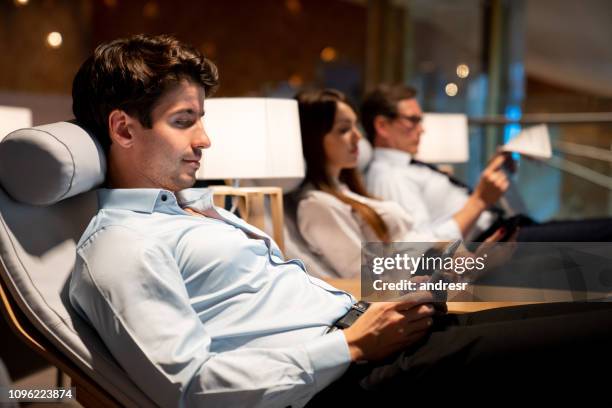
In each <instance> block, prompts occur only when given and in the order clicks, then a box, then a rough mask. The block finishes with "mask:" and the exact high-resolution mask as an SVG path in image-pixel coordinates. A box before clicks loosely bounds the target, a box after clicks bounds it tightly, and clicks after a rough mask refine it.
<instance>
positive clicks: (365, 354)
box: [343, 292, 435, 361]
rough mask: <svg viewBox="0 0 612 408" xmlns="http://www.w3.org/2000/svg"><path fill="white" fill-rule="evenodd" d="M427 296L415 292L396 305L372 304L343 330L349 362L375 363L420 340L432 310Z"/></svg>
mask: <svg viewBox="0 0 612 408" xmlns="http://www.w3.org/2000/svg"><path fill="white" fill-rule="evenodd" d="M433 301H434V299H433V295H432V294H431V293H430V292H414V293H411V294H408V295H406V296H405V297H404V298H403V299H402V300H400V301H398V302H375V303H372V304H371V305H370V307H369V308H368V310H367V311H366V312H365V313H364V314H363V315H362V316H361V317H360V318H359V319H357V321H356V322H355V323H354V324H353V325H352V326H351V327H349V328H347V329H345V330H343V331H344V335H345V336H346V341H347V343H348V346H349V350H350V353H351V360H352V361H360V360H366V361H376V360H380V359H383V358H385V357H387V356H389V355H391V354H392V353H394V352H397V351H400V350H402V349H405V348H407V347H409V346H410V345H412V344H414V343H416V342H417V341H418V340H420V339H421V338H423V337H424V336H425V335H426V334H427V332H428V331H429V328H430V327H431V325H432V322H433V320H432V316H433V314H434V312H435V309H434V307H433V305H432V302H433Z"/></svg>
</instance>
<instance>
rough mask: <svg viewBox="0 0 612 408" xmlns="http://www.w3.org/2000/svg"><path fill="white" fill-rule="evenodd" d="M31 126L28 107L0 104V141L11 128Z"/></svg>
mask: <svg viewBox="0 0 612 408" xmlns="http://www.w3.org/2000/svg"><path fill="white" fill-rule="evenodd" d="M30 126H32V111H31V110H29V109H28V108H16V107H12V106H0V141H1V140H2V139H4V137H5V136H6V135H8V134H9V133H11V132H12V131H13V130H17V129H22V128H27V127H30Z"/></svg>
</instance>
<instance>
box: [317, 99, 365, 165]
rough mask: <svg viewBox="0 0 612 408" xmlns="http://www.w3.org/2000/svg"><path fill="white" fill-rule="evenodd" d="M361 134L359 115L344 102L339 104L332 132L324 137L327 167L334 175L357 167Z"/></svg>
mask: <svg viewBox="0 0 612 408" xmlns="http://www.w3.org/2000/svg"><path fill="white" fill-rule="evenodd" d="M359 139H361V133H360V132H359V129H357V115H355V112H353V109H351V107H350V106H348V105H347V104H346V103H344V102H337V104H336V117H335V118H334V125H333V127H332V129H331V131H330V132H329V133H328V134H326V135H325V136H323V150H324V151H325V160H326V167H327V168H328V169H330V170H333V173H335V172H336V171H339V170H342V169H351V168H355V167H356V166H357V156H358V155H359V148H358V147H357V143H358V142H359Z"/></svg>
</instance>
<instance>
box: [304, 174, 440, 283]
mask: <svg viewBox="0 0 612 408" xmlns="http://www.w3.org/2000/svg"><path fill="white" fill-rule="evenodd" d="M338 188H339V189H340V191H341V192H342V193H343V194H345V195H346V196H348V197H350V198H352V199H354V200H357V201H359V202H362V203H364V204H367V205H368V206H370V207H371V208H372V209H373V210H374V211H376V212H377V213H378V215H379V216H380V217H381V218H382V220H383V221H384V222H385V224H386V225H387V228H388V230H389V237H390V238H391V240H392V241H395V242H435V241H438V240H439V239H438V237H436V236H434V235H433V234H432V233H431V232H430V231H417V230H415V229H414V222H413V219H412V217H411V216H410V215H409V214H407V213H406V212H405V211H404V210H403V209H402V208H401V207H400V206H399V205H398V204H397V203H395V202H393V201H383V200H375V199H371V198H368V197H364V196H361V195H359V194H356V193H354V192H352V191H350V190H349V189H348V187H347V186H346V185H343V184H341V185H339V187H338ZM297 223H298V228H299V231H300V234H302V237H303V238H304V240H305V241H306V242H307V243H308V246H309V248H310V250H311V251H313V252H314V253H316V254H318V255H320V256H322V257H323V258H324V259H325V260H326V261H327V262H328V263H329V264H330V265H332V267H333V268H334V272H335V273H336V275H337V276H338V277H340V278H357V277H359V276H360V273H361V246H362V244H363V243H366V242H380V239H379V238H378V236H377V235H376V233H375V232H374V230H373V229H372V228H371V227H370V225H369V224H368V223H367V222H365V220H363V219H362V218H361V217H360V216H359V215H358V214H357V213H356V212H354V211H353V209H352V207H351V206H350V205H349V204H346V203H344V202H342V201H340V200H339V199H337V198H336V197H334V196H333V195H331V194H329V193H326V192H324V191H321V190H316V189H313V188H312V187H306V188H305V189H304V191H303V193H302V199H301V200H300V202H299V204H298V208H297Z"/></svg>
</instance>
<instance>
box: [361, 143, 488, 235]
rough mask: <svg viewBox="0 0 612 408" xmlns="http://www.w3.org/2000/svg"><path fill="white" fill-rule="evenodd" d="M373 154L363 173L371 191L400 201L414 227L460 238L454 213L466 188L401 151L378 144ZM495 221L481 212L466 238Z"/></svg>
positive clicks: (466, 198) (466, 192)
mask: <svg viewBox="0 0 612 408" xmlns="http://www.w3.org/2000/svg"><path fill="white" fill-rule="evenodd" d="M373 156H374V157H373V160H372V162H371V163H370V167H369V169H368V172H367V174H366V185H367V188H368V191H369V192H370V193H372V194H374V195H376V196H378V197H382V198H384V199H385V200H391V201H395V202H397V203H399V204H400V205H401V206H402V208H404V210H405V211H406V212H408V213H409V214H410V215H411V216H412V217H413V218H414V222H415V228H417V229H427V228H429V229H431V230H433V231H434V233H435V234H436V235H437V236H439V237H444V238H447V239H459V238H461V231H460V230H459V226H458V225H457V222H456V221H455V220H454V219H453V215H454V214H455V213H457V212H458V211H459V210H461V209H462V208H463V206H464V205H465V203H466V202H467V200H468V198H469V193H468V191H467V190H466V189H465V188H462V187H459V186H457V185H455V184H453V183H452V182H451V181H450V180H449V179H448V177H446V176H445V175H444V174H440V173H439V172H437V171H435V170H432V169H430V168H428V167H426V166H418V165H414V164H412V165H411V164H410V162H411V161H412V156H411V155H410V154H409V153H406V152H403V151H401V150H397V149H388V148H381V147H377V148H375V149H374V155H373ZM494 220H495V215H494V214H492V213H490V212H489V211H484V212H483V213H482V214H481V215H480V217H479V218H478V220H477V221H476V223H475V225H474V227H473V228H472V230H471V231H470V233H469V234H468V236H467V237H466V238H467V239H471V238H473V237H474V236H476V235H477V234H479V233H480V232H482V231H484V230H486V229H487V228H488V227H489V226H490V225H491V224H492V223H493V221H494Z"/></svg>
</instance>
